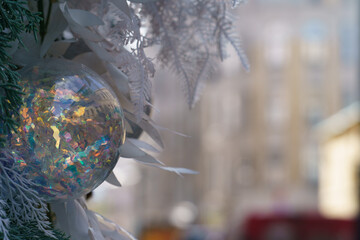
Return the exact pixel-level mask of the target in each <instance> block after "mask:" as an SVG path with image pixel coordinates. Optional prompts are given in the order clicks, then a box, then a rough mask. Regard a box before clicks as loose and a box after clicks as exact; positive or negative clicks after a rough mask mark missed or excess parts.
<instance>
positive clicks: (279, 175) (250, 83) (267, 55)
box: [89, 0, 360, 240]
mask: <svg viewBox="0 0 360 240" xmlns="http://www.w3.org/2000/svg"><path fill="white" fill-rule="evenodd" d="M233 14H234V16H235V17H236V18H237V20H236V25H237V28H238V33H239V35H240V36H241V39H242V42H243V49H244V52H245V53H246V54H247V56H248V58H249V61H250V64H251V70H250V71H249V72H246V71H245V70H244V69H242V67H241V63H240V62H239V60H238V58H237V56H236V54H235V53H233V52H232V49H231V48H230V47H229V49H228V55H229V57H228V58H227V59H225V60H224V61H223V62H222V63H219V64H218V69H217V74H216V75H214V76H213V77H212V79H211V81H209V82H208V84H207V85H206V87H205V88H204V89H203V93H202V96H201V98H200V100H199V102H198V103H197V104H196V106H195V108H194V109H191V110H189V108H188V105H187V103H186V101H185V100H184V98H183V93H182V92H181V91H179V89H181V88H180V87H179V86H180V85H181V83H180V82H178V83H176V82H175V81H168V79H169V78H174V76H173V74H171V73H169V72H167V71H165V70H163V71H158V72H157V73H156V75H155V81H154V82H153V90H154V95H153V105H154V108H153V109H152V112H151V115H152V117H153V118H154V120H155V122H156V124H157V125H158V126H160V127H159V128H161V129H162V130H161V134H162V136H163V138H164V143H165V148H164V149H163V150H162V151H160V152H159V153H157V154H156V156H157V158H158V159H159V160H160V161H162V162H164V163H165V164H166V165H169V166H174V167H184V168H189V169H193V170H196V171H198V172H199V174H197V175H184V176H183V177H180V176H178V175H176V174H172V173H169V172H165V171H161V170H158V169H156V168H151V167H146V166H142V165H139V164H138V163H136V162H135V161H133V160H131V159H120V160H119V162H118V165H117V166H116V168H115V169H114V172H115V174H116V175H117V176H118V178H119V181H120V182H121V183H122V185H123V187H122V188H115V187H114V188H113V187H112V186H110V185H109V184H107V183H104V184H103V185H102V186H100V187H99V188H98V189H96V190H95V191H94V192H93V196H92V198H91V199H90V200H89V205H90V207H91V208H92V209H94V210H96V211H98V212H100V213H102V214H104V215H106V216H107V217H108V218H110V219H113V220H114V221H115V222H117V223H118V224H119V225H120V226H122V227H124V228H125V229H127V230H128V231H129V232H132V233H134V235H135V236H136V237H137V238H138V239H139V240H355V239H360V238H359V236H357V235H356V234H357V233H356V229H359V227H356V226H357V225H359V223H357V222H360V220H356V219H358V218H359V213H360V208H359V207H360V191H359V189H360V102H359V89H360V84H359V82H360V77H359V43H360V40H359V22H360V17H359V1H358V0H248V1H247V2H246V3H245V4H242V5H241V6H240V7H239V8H237V9H235V10H234V12H233ZM149 56H150V57H151V51H149ZM176 84H177V85H176ZM140 139H143V140H146V141H148V142H151V143H153V142H152V140H151V139H150V138H149V137H148V136H147V135H146V134H143V135H141V138H140ZM153 144H154V146H156V144H155V143H153ZM159 150H161V149H160V148H159Z"/></svg>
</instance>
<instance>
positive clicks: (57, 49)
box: [47, 41, 72, 58]
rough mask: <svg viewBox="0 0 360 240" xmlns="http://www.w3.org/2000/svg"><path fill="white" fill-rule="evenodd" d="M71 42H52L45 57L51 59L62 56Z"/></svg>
mask: <svg viewBox="0 0 360 240" xmlns="http://www.w3.org/2000/svg"><path fill="white" fill-rule="evenodd" d="M71 42H72V41H57V42H54V43H53V44H52V45H51V47H50V48H49V50H47V55H48V56H51V57H55V58H56V57H60V56H63V55H64V54H65V52H66V50H67V49H68V48H69V47H70V44H71Z"/></svg>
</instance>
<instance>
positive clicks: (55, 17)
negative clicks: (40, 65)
mask: <svg viewBox="0 0 360 240" xmlns="http://www.w3.org/2000/svg"><path fill="white" fill-rule="evenodd" d="M67 26H68V23H67V22H66V19H65V18H64V16H63V14H62V12H61V10H60V8H59V4H58V3H54V4H53V5H52V9H51V15H50V20H49V26H48V28H47V31H48V33H47V34H46V35H45V37H44V41H43V43H42V45H41V48H40V56H41V57H43V56H44V55H45V54H46V52H47V51H48V50H49V48H50V46H51V45H52V44H53V42H54V41H55V39H56V38H57V37H59V35H60V34H61V33H62V32H63V31H64V30H65V29H66V27H67Z"/></svg>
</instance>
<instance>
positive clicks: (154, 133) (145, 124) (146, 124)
mask: <svg viewBox="0 0 360 240" xmlns="http://www.w3.org/2000/svg"><path fill="white" fill-rule="evenodd" d="M145 116H146V115H145V114H144V116H143V117H145ZM125 117H126V118H127V119H129V120H130V121H132V122H136V118H135V116H134V115H133V114H131V113H129V112H127V111H125ZM137 124H138V125H139V126H140V127H141V128H142V129H143V130H144V131H145V132H146V133H147V134H148V135H149V136H150V137H151V138H152V139H153V140H154V141H155V142H156V143H157V144H158V145H159V146H160V147H161V148H164V143H163V141H162V140H161V136H160V133H159V132H158V130H157V129H156V128H155V127H154V126H153V125H152V123H151V122H150V121H147V120H145V119H142V120H141V121H140V122H138V123H137Z"/></svg>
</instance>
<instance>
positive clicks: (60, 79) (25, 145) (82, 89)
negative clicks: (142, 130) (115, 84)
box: [9, 59, 125, 202]
mask: <svg viewBox="0 0 360 240" xmlns="http://www.w3.org/2000/svg"><path fill="white" fill-rule="evenodd" d="M20 74H21V84H22V86H23V87H24V92H25V95H24V104H23V105H22V106H21V108H20V111H19V112H20V127H19V128H18V133H16V134H15V133H14V134H12V135H11V136H9V142H10V146H9V147H10V148H11V149H14V150H15V151H16V152H17V153H18V154H19V155H20V156H21V157H22V159H21V160H18V161H17V164H18V167H20V168H21V171H23V172H25V173H26V174H27V178H28V179H31V180H32V181H33V182H34V183H35V184H37V186H38V187H37V188H36V190H37V191H38V193H39V194H40V195H41V196H42V197H43V198H44V199H45V200H46V201H50V202H55V201H59V200H66V199H71V198H78V197H80V196H82V195H84V194H86V193H88V192H90V191H91V190H93V189H94V188H96V187H97V186H98V185H99V184H101V183H102V182H103V181H104V180H105V179H106V177H107V176H108V175H109V173H110V172H111V171H112V169H113V168H114V166H115V164H116V162H117V160H118V157H119V152H118V149H119V147H120V145H121V144H122V143H124V141H125V127H124V116H123V112H122V109H121V107H120V104H119V102H118V100H117V98H116V97H115V95H114V94H113V93H112V91H111V90H109V87H108V85H107V84H106V83H105V82H104V81H103V80H102V79H101V77H100V76H98V75H97V74H96V73H94V72H93V71H91V70H90V69H89V68H87V67H85V66H84V65H82V64H79V63H75V62H71V61H67V60H59V59H57V60H43V61H40V62H37V63H35V64H33V65H31V66H27V67H25V68H23V69H22V70H21V71H20Z"/></svg>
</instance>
